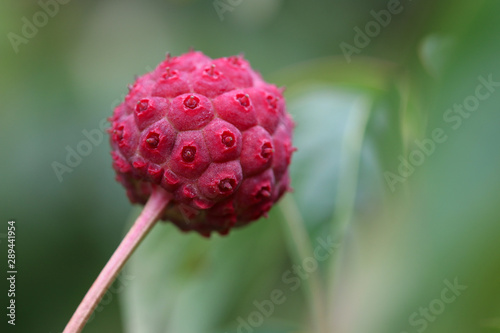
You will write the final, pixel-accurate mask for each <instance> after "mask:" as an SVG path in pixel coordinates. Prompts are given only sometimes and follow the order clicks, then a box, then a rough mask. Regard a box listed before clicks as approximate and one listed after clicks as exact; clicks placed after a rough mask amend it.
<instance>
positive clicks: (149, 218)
mask: <svg viewBox="0 0 500 333" xmlns="http://www.w3.org/2000/svg"><path fill="white" fill-rule="evenodd" d="M169 201H170V196H169V195H168V194H167V192H165V191H164V190H162V189H161V188H158V187H155V188H154V189H153V193H152V194H151V196H150V197H149V199H148V202H147V203H146V205H145V206H144V209H143V210H142V212H141V214H140V215H139V217H138V218H137V220H136V221H135V222H134V225H133V226H132V228H131V229H130V230H129V232H128V233H127V235H126V236H125V238H124V239H123V240H122V242H121V243H120V245H119V246H118V248H117V249H116V251H115V252H114V253H113V255H112V256H111V259H109V261H108V263H107V264H106V266H104V268H103V270H102V271H101V273H100V274H99V276H98V277H97V279H96V280H95V282H94V284H93V285H92V287H90V289H89V291H88V292H87V294H86V295H85V297H84V298H83V300H82V302H81V303H80V305H79V306H78V308H77V309H76V311H75V313H74V314H73V316H72V317H71V319H70V321H69V322H68V324H67V325H66V328H65V329H64V332H63V333H78V332H81V331H82V329H83V327H84V326H85V324H86V323H87V320H88V319H89V317H90V315H91V314H92V312H93V311H94V310H95V308H96V306H97V305H98V304H99V302H100V301H101V298H102V297H103V295H104V293H105V292H106V290H108V288H109V286H110V285H111V283H112V282H113V281H114V280H115V278H116V276H117V275H118V273H119V272H120V271H121V269H122V268H123V266H124V265H125V263H126V262H127V260H128V259H129V258H130V256H131V255H132V253H133V252H134V250H135V249H136V248H137V246H138V245H139V244H140V243H141V241H142V240H143V239H144V237H145V236H146V235H147V234H148V232H149V231H150V230H151V228H152V227H153V226H154V225H155V223H156V222H157V221H158V218H159V216H160V214H161V213H162V212H163V210H164V209H165V207H166V206H167V204H168V203H169Z"/></svg>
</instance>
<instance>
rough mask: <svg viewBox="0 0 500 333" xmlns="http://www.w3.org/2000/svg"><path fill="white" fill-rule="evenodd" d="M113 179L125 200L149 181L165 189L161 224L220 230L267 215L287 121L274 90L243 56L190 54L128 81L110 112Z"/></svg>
mask: <svg viewBox="0 0 500 333" xmlns="http://www.w3.org/2000/svg"><path fill="white" fill-rule="evenodd" d="M109 121H110V122H111V128H110V129H109V133H110V137H111V138H110V139H111V147H112V151H111V155H112V158H113V168H114V169H115V171H116V174H117V180H118V181H119V182H120V183H122V184H123V185H124V186H125V188H126V189H127V195H128V197H129V199H130V201H131V202H132V203H140V204H145V203H146V201H147V200H148V198H149V196H150V195H151V192H152V189H153V188H154V187H155V186H161V187H162V188H163V189H165V190H166V191H167V192H169V193H170V194H171V195H172V200H171V201H170V203H169V205H168V207H167V208H166V210H165V212H164V213H163V215H162V220H168V221H171V222H173V223H174V224H176V225H177V226H178V227H179V228H180V229H181V230H183V231H191V230H193V231H197V232H199V233H200V234H202V235H204V236H209V235H210V233H211V232H212V231H216V232H218V233H220V234H221V235H225V234H227V233H228V232H229V230H230V229H231V228H233V227H239V226H243V225H245V224H248V223H249V222H251V221H254V220H256V219H258V218H260V217H261V216H267V212H268V211H269V210H270V209H271V207H272V206H273V204H274V203H275V202H276V201H277V200H279V198H280V197H281V196H282V195H283V194H284V193H285V192H286V191H288V190H290V177H289V173H288V166H289V164H290V160H291V156H292V153H293V152H294V151H295V148H294V147H293V146H292V130H293V127H294V123H293V121H292V119H291V117H290V115H289V114H288V113H287V111H286V107H285V100H284V98H283V95H282V89H279V88H277V87H276V86H275V85H272V84H268V83H266V82H265V81H264V80H263V79H262V77H261V76H260V74H259V73H257V72H255V71H254V70H252V68H251V67H250V64H249V63H248V62H247V61H246V60H244V59H243V57H241V56H233V57H228V58H219V59H214V60H212V59H211V58H209V57H207V56H205V55H204V54H203V53H201V52H196V51H190V52H188V53H186V54H184V55H181V56H178V57H171V56H170V55H167V57H166V59H165V60H164V61H163V62H161V63H160V64H159V65H158V67H157V68H156V69H155V70H153V71H152V72H150V73H147V74H145V75H143V76H141V77H139V78H137V80H136V82H135V83H134V84H133V85H132V86H130V87H129V93H128V95H127V96H126V97H125V101H124V102H123V103H122V104H120V105H118V106H117V107H116V108H115V110H114V113H113V116H112V117H110V118H109Z"/></svg>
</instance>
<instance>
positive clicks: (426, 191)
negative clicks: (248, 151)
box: [0, 0, 500, 333]
mask: <svg viewBox="0 0 500 333" xmlns="http://www.w3.org/2000/svg"><path fill="white" fill-rule="evenodd" d="M62 2H66V3H65V4H62ZM55 4H57V5H55ZM44 8H45V9H44ZM499 15H500V2H499V1H494V0H484V1H481V0H479V1H451V0H444V1H430V0H428V1H424V0H422V1H411V0H405V1H401V2H398V1H395V0H391V1H388V0H384V1H367V0H365V1H347V0H343V1H336V0H333V1H326V0H324V1H320V0H313V1H308V2H306V1H298V0H291V1H285V0H231V1H230V0H217V1H215V2H214V1H201V0H190V1H189V0H186V1H183V0H172V1H163V2H160V1H158V2H155V1H144V2H139V1H117V0H114V1H85V2H83V1H62V0H61V1H60V3H59V2H54V1H49V0H41V1H40V2H35V1H3V2H2V3H1V4H0V31H1V35H2V36H3V37H2V38H1V42H0V57H1V58H0V73H1V74H0V102H1V103H0V105H1V109H0V110H1V111H0V112H1V121H0V138H1V141H0V151H1V156H2V158H1V162H0V165H1V171H2V172H1V173H0V207H1V210H0V212H1V220H0V222H1V223H0V241H1V243H0V248H1V252H0V253H1V254H0V257H1V258H3V259H1V262H2V266H1V267H2V273H1V274H2V276H4V278H3V279H2V281H3V282H2V290H1V291H0V293H1V294H2V298H1V299H2V303H1V304H2V308H3V309H4V310H3V311H6V310H5V307H6V306H7V304H8V303H7V302H8V298H7V296H6V293H7V289H8V286H7V283H6V279H5V277H6V270H7V267H6V261H7V258H6V257H7V243H6V240H5V234H6V232H7V221H8V220H9V219H15V220H16V222H17V230H16V234H17V240H16V241H17V243H16V251H17V252H16V256H17V269H18V275H17V286H16V287H17V290H16V305H17V307H16V310H17V313H16V314H17V316H16V326H15V327H12V326H10V325H7V323H6V322H7V319H6V316H5V314H3V313H2V318H3V319H2V323H1V325H2V326H3V327H4V328H5V329H2V332H47V333H49V332H52V333H54V332H62V330H63V328H64V325H65V324H66V322H67V320H68V319H69V318H70V316H71V314H72V313H73V311H74V310H75V309H76V307H77V305H78V303H79V302H80V300H81V298H82V297H83V296H84V294H85V292H86V291H87V289H88V288H89V287H90V285H91V283H92V282H93V280H94V279H95V278H96V277H97V275H98V273H99V271H100V270H101V268H102V267H103V266H104V264H105V262H106V261H107V259H108V258H109V257H110V256H111V254H112V252H113V250H114V249H115V248H116V246H117V245H118V243H119V241H120V239H121V237H122V236H123V234H124V232H125V231H126V230H127V228H128V226H129V225H130V223H131V221H132V220H133V219H134V217H135V216H137V214H138V212H139V207H134V208H132V207H131V205H130V204H129V202H128V200H127V199H126V196H125V191H124V190H123V188H122V187H121V186H120V185H119V184H118V183H116V182H115V181H114V172H113V170H112V168H111V158H110V156H109V146H108V143H107V139H108V138H107V134H104V136H103V139H99V135H97V137H96V138H97V139H99V140H97V139H96V141H95V143H92V144H91V147H92V148H91V151H90V152H89V153H88V155H87V156H81V161H80V160H78V161H74V162H75V164H76V165H75V166H74V167H70V169H71V171H69V170H67V172H65V173H63V174H62V175H61V178H60V179H59V178H58V177H57V175H56V172H55V171H54V169H53V163H54V162H58V163H61V164H62V165H66V166H68V165H67V162H66V158H67V154H68V150H67V149H70V150H71V149H77V148H78V147H79V145H80V148H81V147H83V146H82V145H85V144H84V143H82V142H84V141H86V140H87V139H86V137H85V134H84V132H85V131H93V130H96V131H100V130H99V128H100V124H101V122H102V120H103V119H105V118H106V117H108V116H109V115H111V113H112V109H113V107H114V106H115V105H116V104H118V103H119V102H120V101H121V100H122V99H123V97H124V94H125V93H126V91H127V89H126V86H127V84H129V83H132V82H133V78H134V75H141V74H143V73H145V72H147V71H149V70H150V69H151V68H154V67H155V66H156V64H157V63H159V62H160V61H161V60H162V59H163V57H164V54H165V52H167V51H170V52H171V53H172V54H173V55H179V54H181V53H184V52H186V51H187V50H188V49H189V48H190V47H194V48H195V49H197V50H201V51H203V52H204V53H206V54H207V55H209V56H211V57H212V58H217V57H222V56H229V55H233V54H239V53H241V52H243V53H244V54H245V57H246V58H247V59H248V60H249V61H250V62H251V64H252V66H253V67H254V68H255V69H256V70H259V71H260V72H261V73H262V74H263V76H264V78H265V79H266V80H268V81H270V82H274V83H277V84H279V85H284V86H286V87H287V91H286V98H287V105H288V109H289V111H290V112H291V113H292V114H293V116H294V119H295V121H296V123H297V127H296V134H295V140H294V144H295V146H297V147H298V148H299V151H298V152H297V153H296V154H295V155H294V159H293V163H292V177H293V187H294V189H295V191H294V193H293V194H290V195H288V196H287V197H285V198H284V200H282V202H281V203H280V204H279V205H278V206H277V207H275V208H274V209H273V210H272V212H271V215H270V217H269V219H267V220H265V219H264V220H262V221H260V222H258V223H255V224H253V225H251V226H249V227H246V228H243V229H240V230H234V231H233V232H232V233H231V235H230V236H229V237H226V238H222V237H218V236H215V237H212V239H211V240H206V239H202V238H201V237H199V236H197V235H193V234H189V235H184V234H181V233H180V232H179V231H178V230H176V229H175V228H174V227H173V226H171V225H168V224H166V225H165V224H162V225H158V226H156V227H155V229H154V230H153V232H152V234H151V235H150V236H149V237H148V238H147V239H146V241H145V242H144V243H143V244H142V245H141V247H140V248H139V250H138V251H137V253H136V254H135V255H134V256H133V257H132V260H131V262H130V263H129V265H128V266H127V267H126V269H125V271H124V272H123V274H122V275H120V278H119V279H118V281H117V282H116V283H115V284H114V285H113V287H112V288H111V289H110V291H109V292H108V293H107V294H106V296H105V298H104V300H103V302H102V303H101V305H100V306H99V307H98V310H97V311H96V313H95V314H94V316H93V318H92V320H91V321H90V322H89V324H88V325H87V327H86V328H85V330H84V332H129V333H132V332H134V333H135V332H176V333H177V332H181V333H191V332H193V333H194V332H196V333H200V332H213V333H215V332H217V333H220V332H222V333H224V332H245V333H248V332H258V333H278V332H279V333H284V332H301V333H305V332H318V333H319V332H321V333H326V332H335V333H379V332H380V333H405V332H406V333H413V332H429V333H431V332H455V333H462V332H463V333H472V332H481V333H482V332H485V333H486V332H488V333H490V332H491V333H493V332H500V260H499V256H500V223H499V222H500V221H499V217H500V209H499V197H500V177H499V176H498V171H499V170H500V154H499V145H500V144H499V143H500V130H499V128H500V113H499V111H500V110H499V105H500V83H499V82H500V39H499V36H500V24H499ZM377 19H378V20H377ZM34 23H36V24H37V25H38V27H37V26H36V25H35V26H33V27H31V28H30V27H29V26H30V25H31V24H34ZM488 81H490V83H486V84H485V82H488ZM94 132H95V131H94ZM100 133H102V132H100ZM87 147H88V146H87ZM81 149H82V148H81ZM328 243H330V245H332V244H333V245H332V246H331V247H327V248H320V250H318V251H319V252H318V251H316V248H317V246H319V245H320V244H328ZM328 250H331V251H330V252H328ZM276 295H279V297H278V296H276Z"/></svg>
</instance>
